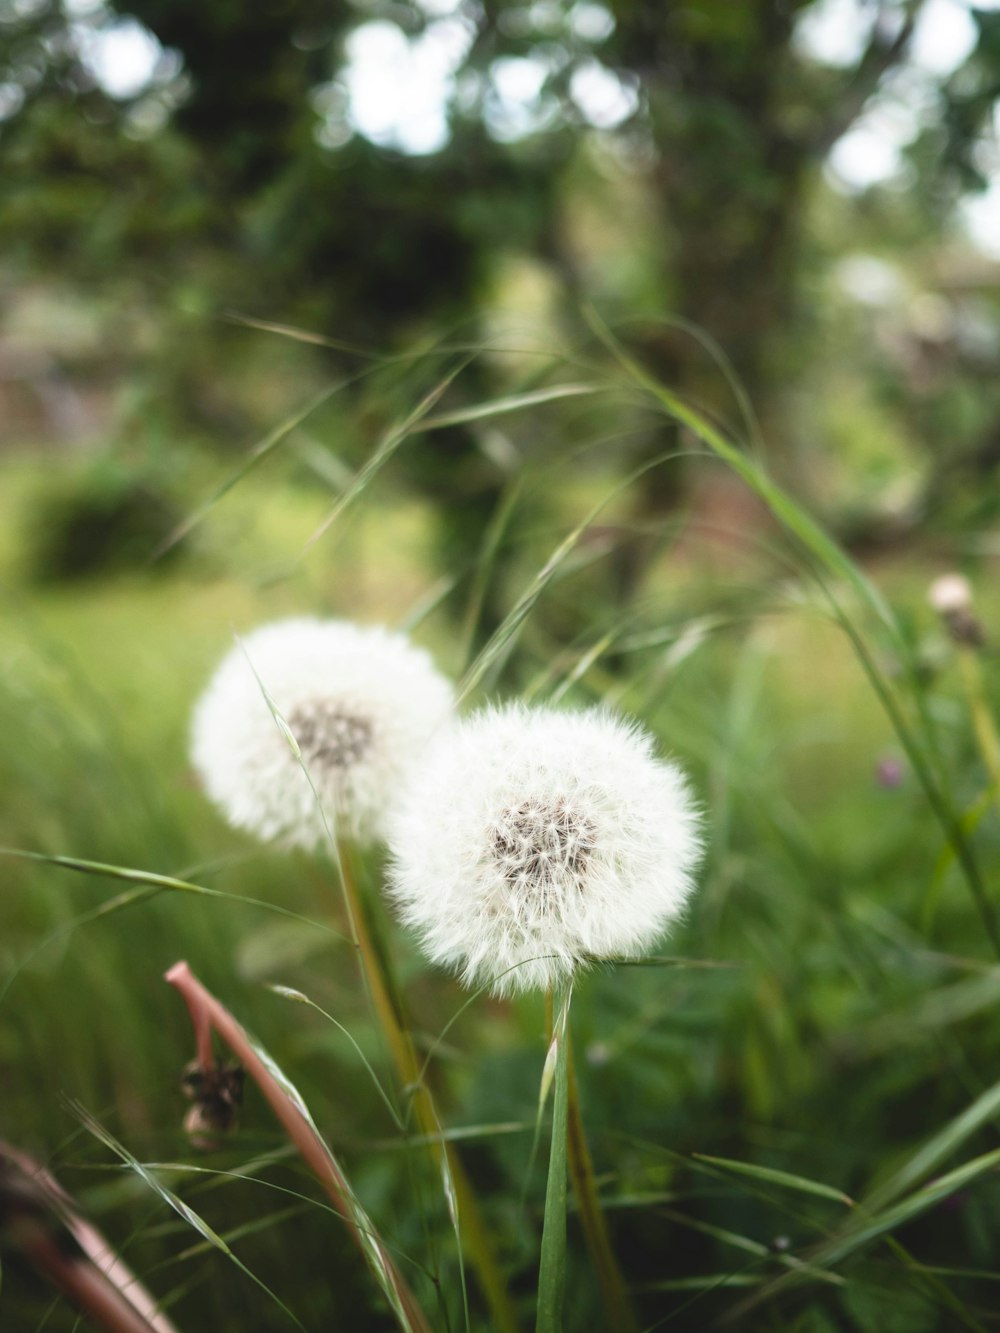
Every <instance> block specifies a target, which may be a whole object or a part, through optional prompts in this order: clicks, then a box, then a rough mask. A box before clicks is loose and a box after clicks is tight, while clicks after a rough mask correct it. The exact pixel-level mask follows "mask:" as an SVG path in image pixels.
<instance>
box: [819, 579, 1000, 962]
mask: <svg viewBox="0 0 1000 1333" xmlns="http://www.w3.org/2000/svg"><path fill="white" fill-rule="evenodd" d="M828 593H829V590H828ZM830 595H831V598H832V594H830ZM834 605H835V615H836V617H837V620H838V623H839V624H840V626H841V628H842V629H843V630H844V632H845V633H846V635H847V637H848V638H849V639H850V641H851V644H852V645H853V647H854V651H855V654H856V656H857V658H858V661H859V662H860V663H861V668H862V670H863V671H864V673H865V675H866V676H867V677H868V682H869V684H870V685H871V687H872V689H873V690H874V691H875V694H876V695H877V696H878V699H879V702H880V703H881V704H882V707H883V708H884V710H885V712H886V714H887V715H888V718H889V720H890V722H891V723H892V725H893V727H894V729H895V732H896V735H897V736H898V737H899V742H900V744H901V745H902V747H903V749H904V750H905V751H906V756H907V758H908V759H909V761H910V764H911V766H912V768H913V771H914V773H915V774H916V775H917V778H918V780H919V782H920V785H921V786H922V787H923V789H924V794H925V796H926V797H927V802H928V804H929V805H930V807H931V809H932V811H933V812H934V815H935V817H936V818H937V821H938V823H939V824H940V825H941V828H942V829H943V831H944V834H945V837H946V838H947V840H948V842H949V844H950V845H951V846H952V847H953V848H954V851H955V857H956V859H957V861H958V863H959V865H960V866H961V869H962V874H963V878H964V880H965V883H966V885H967V886H968V889H969V892H970V893H971V895H972V899H973V902H974V903H975V905H976V908H977V910H978V912H979V916H980V919H981V920H982V923H983V927H984V929H985V931H986V935H987V938H988V939H989V941H990V943H991V944H992V946H993V951H994V953H996V955H997V957H998V958H1000V926H998V925H997V919H996V912H995V908H994V905H993V904H992V903H991V901H990V899H989V898H988V897H987V893H986V886H985V885H984V884H983V880H982V876H981V875H980V873H979V867H978V865H977V864H976V861H975V858H974V857H973V855H972V848H971V846H970V845H969V841H968V839H967V838H966V836H965V833H964V830H963V828H962V824H961V821H960V819H959V816H958V813H957V811H956V810H955V809H954V807H953V806H952V803H951V801H950V799H949V797H948V795H947V793H946V792H945V790H944V789H943V788H942V787H941V786H940V785H939V784H938V782H937V781H936V779H935V777H934V774H933V772H932V770H931V766H930V763H929V761H928V759H927V757H926V755H925V754H924V752H923V750H922V749H921V747H920V745H919V743H918V741H917V738H916V736H915V734H914V733H913V731H912V729H911V728H910V726H909V725H908V723H907V721H906V719H905V717H904V716H903V712H902V708H901V707H900V704H899V702H898V701H897V699H896V696H895V694H894V693H893V691H892V689H891V688H890V686H889V685H888V683H887V682H886V680H885V677H884V676H883V674H882V672H881V671H880V670H879V668H878V664H877V662H876V661H875V657H874V655H873V653H872V651H871V649H870V648H869V646H868V644H867V643H866V641H865V639H864V637H863V636H862V634H861V631H860V630H859V629H858V627H857V626H856V625H855V624H854V623H853V621H852V620H851V619H850V617H849V616H847V615H846V613H844V612H843V611H842V610H841V608H839V607H837V606H836V604H834Z"/></svg>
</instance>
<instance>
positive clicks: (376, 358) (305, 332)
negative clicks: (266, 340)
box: [220, 310, 396, 364]
mask: <svg viewBox="0 0 1000 1333" xmlns="http://www.w3.org/2000/svg"><path fill="white" fill-rule="evenodd" d="M220 318H222V319H224V320H226V321H227V322H228V323H230V324H239V325H240V326H241V327H243V328H246V329H258V330H259V331H260V332H261V333H276V334H277V335H278V337H279V338H289V339H291V341H292V342H300V343H308V344H309V345H310V346H311V347H326V348H327V349H328V350H329V351H331V352H346V353H347V354H348V355H349V356H358V357H361V358H363V359H364V360H365V361H370V362H373V363H374V362H381V363H383V364H387V363H389V362H390V361H393V360H395V359H396V358H394V357H391V356H386V355H384V354H382V353H379V352H375V351H373V350H372V349H371V348H368V347H361V346H359V345H358V344H357V343H349V342H344V341H343V340H342V339H340V338H329V337H327V336H326V335H325V334H322V333H313V332H311V331H310V330H309V329H298V328H296V327H295V326H294V325H293V324H275V323H273V322H272V321H271V320H267V319H255V318H254V317H253V316H252V315H242V314H240V313H239V311H236V310H226V311H224V312H223V313H222V315H221V316H220Z"/></svg>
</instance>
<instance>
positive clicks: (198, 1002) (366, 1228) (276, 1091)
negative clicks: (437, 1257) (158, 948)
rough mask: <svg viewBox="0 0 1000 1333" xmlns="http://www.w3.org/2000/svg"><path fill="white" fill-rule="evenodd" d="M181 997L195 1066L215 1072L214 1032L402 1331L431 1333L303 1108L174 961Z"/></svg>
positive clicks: (172, 974)
mask: <svg viewBox="0 0 1000 1333" xmlns="http://www.w3.org/2000/svg"><path fill="white" fill-rule="evenodd" d="M165 979H166V980H167V981H168V982H169V983H170V985H171V986H173V987H174V988H175V989H176V990H178V991H179V992H180V993H181V995H182V996H183V997H184V1000H185V1002H186V1004H187V1007H188V1012H189V1013H190V1015H191V1023H192V1026H193V1028H194V1036H195V1047H196V1051H197V1060H198V1064H199V1066H200V1067H201V1069H202V1072H203V1073H204V1074H205V1075H206V1076H207V1077H209V1078H211V1077H212V1076H214V1075H215V1073H216V1064H215V1056H214V1054H213V1051H212V1032H213V1030H214V1031H215V1032H217V1033H218V1034H219V1036H220V1037H221V1038H222V1040H223V1041H224V1042H225V1043H226V1045H227V1046H228V1047H229V1048H230V1050H231V1051H232V1052H233V1054H234V1055H235V1056H236V1058H237V1059H238V1060H239V1061H240V1063H241V1064H242V1065H243V1067H244V1069H245V1070H246V1072H247V1074H249V1076H250V1077H251V1078H252V1079H253V1080H254V1082H255V1083H256V1084H257V1086H258V1087H259V1088H260V1090H261V1092H262V1093H263V1094H264V1097H265V1098H266V1100H267V1102H268V1104H269V1105H270V1107H271V1110H272V1111H273V1112H274V1114H275V1115H276V1116H277V1117H278V1119H279V1120H280V1121H281V1124H282V1126H283V1128H284V1130H285V1132H286V1134H287V1135H288V1137H289V1139H290V1140H291V1141H292V1143H293V1144H294V1146H295V1147H296V1148H297V1149H298V1150H299V1152H300V1153H301V1155H302V1157H303V1158H304V1159H305V1161H306V1163H307V1164H308V1166H309V1167H310V1168H311V1170H312V1171H313V1172H314V1174H315V1175H316V1177H317V1179H318V1180H319V1182H320V1184H321V1185H322V1186H323V1188H324V1189H325V1190H326V1193H327V1195H328V1196H329V1198H330V1200H331V1202H332V1203H333V1206H334V1208H335V1209H336V1210H337V1212H338V1213H339V1214H340V1216H341V1217H342V1218H343V1219H344V1221H345V1222H346V1223H347V1224H348V1226H349V1228H350V1230H351V1234H352V1235H353V1236H354V1238H355V1240H356V1242H357V1244H358V1247H359V1249H360V1250H361V1253H362V1254H363V1255H364V1258H365V1262H366V1263H367V1264H368V1266H369V1268H371V1270H372V1272H373V1273H374V1275H375V1277H376V1279H377V1281H378V1283H379V1285H380V1287H381V1288H382V1291H383V1293H384V1294H385V1297H386V1299H387V1300H388V1302H389V1304H390V1306H391V1307H392V1310H393V1313H394V1314H395V1315H396V1318H397V1320H398V1321H399V1323H400V1326H401V1327H402V1328H403V1329H405V1330H406V1333H430V1324H429V1323H428V1321H427V1318H426V1316H425V1315H424V1313H423V1310H422V1309H421V1308H420V1305H419V1304H418V1302H417V1299H416V1297H415V1296H414V1294H413V1292H412V1291H411V1290H410V1288H409V1286H408V1284H407V1282H406V1280H405V1279H404V1277H403V1275H402V1274H401V1273H400V1272H399V1270H398V1268H397V1267H396V1264H395V1261H394V1260H393V1258H392V1255H391V1253H390V1251H389V1249H388V1247H387V1246H386V1244H385V1242H384V1241H383V1240H382V1238H381V1237H380V1236H379V1235H378V1233H377V1232H376V1231H375V1229H374V1227H373V1225H372V1223H371V1220H370V1218H369V1217H368V1215H367V1213H366V1212H365V1211H364V1208H363V1207H362V1205H361V1203H360V1201H359V1200H358V1199H357V1197H356V1196H355V1194H354V1192H353V1190H352V1189H351V1187H350V1184H349V1183H348V1180H347V1177H346V1176H345V1175H344V1173H343V1171H342V1170H341V1168H340V1165H339V1163H338V1162H337V1159H336V1158H335V1157H334V1155H333V1153H332V1152H331V1150H330V1148H329V1147H328V1146H327V1144H326V1143H325V1142H324V1140H323V1138H322V1137H321V1135H320V1133H319V1131H318V1130H317V1128H316V1126H315V1125H314V1124H313V1122H312V1118H311V1117H310V1115H309V1112H308V1110H307V1108H306V1106H305V1104H304V1103H303V1102H302V1101H301V1100H300V1099H299V1098H298V1097H297V1095H296V1094H295V1092H294V1089H292V1088H291V1087H290V1086H289V1085H288V1084H287V1083H285V1082H284V1081H283V1079H282V1078H281V1077H279V1075H280V1071H278V1070H277V1069H276V1068H275V1067H274V1066H273V1065H272V1064H271V1062H270V1061H269V1060H268V1059H266V1058H265V1057H264V1055H263V1053H262V1052H261V1050H260V1048H259V1047H257V1046H256V1045H255V1044H254V1043H253V1042H252V1041H251V1040H250V1038H249V1037H248V1036H247V1034H246V1032H245V1031H244V1029H243V1028H242V1027H241V1026H240V1024H239V1023H238V1022H237V1021H236V1019H235V1018H234V1017H233V1015H232V1014H231V1013H230V1012H229V1010H228V1009H226V1007H225V1006H224V1005H222V1004H220V1002H219V1001H218V1000H217V999H216V998H215V996H214V995H212V994H211V992H210V991H207V990H206V989H205V987H204V986H203V985H202V984H201V982H200V981H199V980H198V979H197V977H195V976H194V974H193V973H192V972H191V969H190V968H189V967H188V965H187V963H185V962H180V963H175V964H174V966H173V967H172V968H171V969H170V971H169V972H167V974H166V978H165Z"/></svg>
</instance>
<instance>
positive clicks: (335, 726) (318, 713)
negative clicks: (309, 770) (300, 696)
mask: <svg viewBox="0 0 1000 1333" xmlns="http://www.w3.org/2000/svg"><path fill="white" fill-rule="evenodd" d="M288 727H289V730H290V731H291V733H292V735H293V736H294V737H295V740H296V742H297V743H298V747H299V749H300V750H301V751H302V757H303V759H304V760H305V761H306V763H307V764H310V765H315V766H317V767H320V768H328V769H331V768H337V769H347V768H350V767H351V765H352V764H356V763H358V761H359V760H361V759H363V758H364V756H365V754H366V753H367V752H368V750H369V749H370V748H371V743H372V724H371V720H370V719H369V718H367V717H358V716H357V715H356V714H354V713H349V712H347V711H346V709H345V708H344V707H343V706H342V705H340V704H335V703H328V702H326V701H320V702H315V703H311V704H308V705H300V706H299V707H298V708H296V709H295V710H294V711H293V712H292V713H291V714H290V715H289V717H288Z"/></svg>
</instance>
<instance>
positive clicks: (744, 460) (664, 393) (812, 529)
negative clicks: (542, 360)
mask: <svg viewBox="0 0 1000 1333" xmlns="http://www.w3.org/2000/svg"><path fill="white" fill-rule="evenodd" d="M584 313H585V315H586V317H587V321H588V323H589V324H590V327H591V328H592V329H593V331H594V333H595V334H596V336H597V337H598V338H599V339H600V341H601V342H602V343H603V344H604V346H605V347H606V348H607V349H608V350H609V351H610V352H611V354H612V355H613V356H614V357H615V359H616V360H617V361H618V363H619V364H620V365H621V366H622V368H623V369H624V370H625V371H627V373H628V374H629V376H630V377H631V378H632V379H633V380H634V381H635V382H636V383H637V384H638V385H639V386H640V387H641V388H643V389H644V390H645V391H646V392H647V393H650V394H652V396H653V397H654V398H655V399H656V400H657V401H658V402H659V403H660V405H661V406H662V407H663V408H664V410H665V411H666V413H667V415H668V416H670V417H672V418H673V419H674V420H675V421H677V422H679V423H680V424H681V425H683V426H686V427H687V428H688V430H690V431H691V433H692V434H693V435H694V436H695V437H696V438H697V439H699V440H700V441H701V442H702V443H703V444H705V445H707V446H708V448H709V449H711V451H712V452H713V453H714V454H716V455H717V457H719V458H721V459H722V461H723V462H724V463H726V464H727V465H728V466H729V467H731V468H732V470H733V471H734V472H735V473H736V475H737V476H738V477H739V478H740V479H741V480H742V481H744V482H745V483H746V484H747V486H749V488H750V489H751V490H752V491H753V492H754V494H755V495H757V496H758V497H759V498H760V499H761V500H763V502H764V503H765V504H766V505H767V507H768V509H769V510H770V511H771V513H772V514H773V515H774V516H775V518H777V519H778V521H779V522H780V524H781V525H782V527H784V528H785V529H786V531H788V532H790V533H791V534H792V535H793V536H794V537H796V538H798V540H799V541H800V542H801V544H802V545H803V546H804V547H805V548H806V550H808V551H810V552H812V554H813V555H815V556H817V557H818V559H819V561H820V563H821V564H822V565H825V566H826V568H827V569H829V570H830V571H831V572H832V573H835V574H839V575H840V576H841V577H843V578H844V579H846V581H847V582H848V583H849V584H850V585H851V586H852V587H853V588H854V590H855V591H856V592H857V593H858V594H859V595H860V596H861V598H862V600H863V601H864V602H865V603H866V604H867V605H868V606H869V607H870V608H871V609H872V610H873V611H874V612H875V614H876V615H877V616H878V618H879V620H881V621H882V623H883V624H884V625H885V627H886V629H888V630H889V631H890V632H891V634H892V636H893V639H894V640H895V641H896V642H897V643H899V640H900V636H899V632H898V629H897V626H896V622H895V618H894V617H893V615H892V612H891V611H890V609H889V606H888V604H887V603H886V602H885V600H884V598H883V597H882V595H881V593H880V592H879V591H878V589H877V588H876V587H875V586H874V584H872V583H871V582H870V581H869V580H868V579H867V578H866V577H865V576H864V574H863V573H862V572H861V570H860V569H859V568H858V567H857V565H855V563H854V561H853V560H851V559H850V558H849V557H848V556H847V554H846V553H845V552H844V551H842V550H841V548H840V547H839V546H838V545H837V543H836V542H835V541H833V539H832V538H831V537H829V536H828V534H827V533H826V532H824V530H823V529H822V528H821V527H820V525H819V524H818V523H817V522H816V520H815V519H814V518H812V517H811V515H809V514H807V513H806V511H805V510H804V509H802V507H801V506H800V505H798V504H796V503H795V501H794V500H793V499H792V498H791V496H789V495H787V494H786V493H785V491H783V490H782V488H781V487H780V486H778V484H777V483H776V482H774V481H772V480H771V479H770V477H768V475H767V473H766V472H765V471H764V469H763V468H762V467H761V465H760V463H758V462H757V461H756V460H755V459H753V458H752V457H748V456H747V455H746V454H744V453H743V452H742V451H741V450H740V449H739V448H738V447H737V446H736V445H735V444H733V443H731V441H729V440H727V439H726V437H725V435H723V433H722V432H721V431H720V430H718V429H717V428H716V427H715V426H713V425H712V424H711V422H709V421H707V420H706V419H705V418H704V417H703V416H702V415H701V414H700V413H699V412H697V411H695V409H694V408H692V407H689V406H688V404H687V403H685V402H684V400H683V399H681V398H679V397H678V396H677V395H676V394H674V393H672V392H671V391H670V390H669V389H667V388H665V387H664V386H663V385H662V384H660V383H659V381H658V380H656V379H655V378H654V377H653V376H652V375H650V374H649V373H648V371H646V370H644V369H643V367H642V366H641V365H640V364H639V363H638V362H637V361H635V360H634V359H633V358H632V357H630V356H629V355H628V353H627V352H626V351H625V349H624V348H623V347H622V345H621V344H620V343H619V342H618V340H617V339H616V338H615V337H614V335H613V334H612V333H611V330H610V329H609V328H608V327H607V325H606V324H604V322H603V321H602V320H601V319H600V317H599V316H598V314H597V312H596V311H595V310H594V309H593V308H592V307H587V308H586V309H585V311H584Z"/></svg>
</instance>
